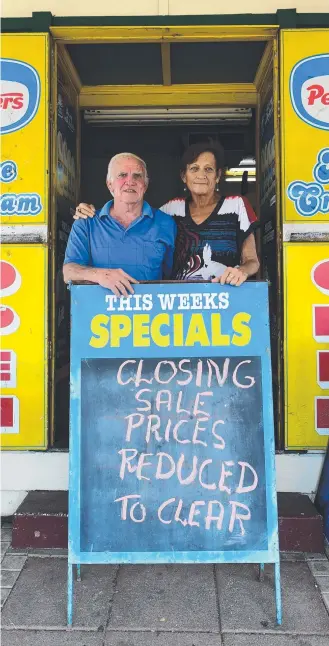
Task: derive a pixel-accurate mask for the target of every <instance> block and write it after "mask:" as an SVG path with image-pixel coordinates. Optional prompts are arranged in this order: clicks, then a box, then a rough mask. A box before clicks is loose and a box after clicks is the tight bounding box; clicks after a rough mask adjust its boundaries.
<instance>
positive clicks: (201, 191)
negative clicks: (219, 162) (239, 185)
mask: <svg viewBox="0 0 329 646" xmlns="http://www.w3.org/2000/svg"><path fill="white" fill-rule="evenodd" d="M220 175H221V171H220V170H219V171H216V160H215V157H214V155H213V154H212V153H210V152H205V153H201V155H199V157H198V158H197V159H196V160H195V161H194V162H193V163H192V164H188V165H187V168H186V171H185V173H183V174H182V180H183V182H184V183H185V184H186V186H187V188H188V189H189V190H190V192H191V194H192V195H206V196H207V195H209V196H210V195H213V193H214V191H215V188H216V183H217V182H218V181H219V178H220Z"/></svg>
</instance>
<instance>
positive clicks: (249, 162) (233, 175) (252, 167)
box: [225, 157, 256, 182]
mask: <svg viewBox="0 0 329 646" xmlns="http://www.w3.org/2000/svg"><path fill="white" fill-rule="evenodd" d="M245 172H247V173H248V182H255V181H256V160H255V159H254V158H253V157H245V158H243V159H242V160H241V161H240V164H239V166H237V167H235V168H228V169H227V171H226V173H225V179H226V181H227V182H241V181H242V177H243V173H245Z"/></svg>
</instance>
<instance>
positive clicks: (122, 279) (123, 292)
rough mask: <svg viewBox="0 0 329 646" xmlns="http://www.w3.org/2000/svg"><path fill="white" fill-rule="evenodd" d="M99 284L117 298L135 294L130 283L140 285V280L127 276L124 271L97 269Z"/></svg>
mask: <svg viewBox="0 0 329 646" xmlns="http://www.w3.org/2000/svg"><path fill="white" fill-rule="evenodd" d="M96 272H97V273H96V276H97V282H98V284H99V285H101V286H102V287H107V288H108V289H110V290H111V291H112V292H113V294H115V295H116V296H129V294H128V292H130V294H133V293H134V290H133V288H132V286H131V284H130V283H136V284H137V283H138V280H135V278H132V276H129V274H126V272H125V271H123V269H97V270H96Z"/></svg>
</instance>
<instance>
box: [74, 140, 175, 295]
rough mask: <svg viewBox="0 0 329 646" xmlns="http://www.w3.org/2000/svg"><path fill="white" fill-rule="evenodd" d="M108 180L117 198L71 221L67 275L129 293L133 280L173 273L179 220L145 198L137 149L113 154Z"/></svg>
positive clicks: (143, 174)
mask: <svg viewBox="0 0 329 646" xmlns="http://www.w3.org/2000/svg"><path fill="white" fill-rule="evenodd" d="M106 184H107V187H108V189H109V191H110V192H111V193H112V195H113V200H111V201H110V202H107V203H106V204H105V205H104V206H103V208H102V209H101V210H100V211H97V212H96V215H95V217H94V218H88V219H81V220H76V222H75V223H74V225H73V227H72V230H71V233H70V237H69V240H68V244H67V249H66V254H65V260H64V268H63V273H64V280H65V282H69V281H70V280H76V281H80V280H88V281H91V282H94V283H98V284H99V285H102V287H107V288H109V289H111V291H112V292H113V293H114V294H115V295H116V296H120V295H124V296H128V292H130V293H131V294H133V293H134V290H133V287H132V283H137V282H138V281H141V280H161V279H162V278H169V276H170V274H171V269H172V262H173V252H174V245H175V237H176V224H175V222H174V220H173V218H171V217H170V216H169V215H166V214H165V213H163V212H162V211H159V210H158V209H153V208H152V207H151V206H150V205H149V204H148V203H147V202H145V201H144V199H143V198H144V193H145V191H146V189H147V186H148V176H147V169H146V164H145V162H144V161H143V160H142V159H140V158H139V157H137V156H136V155H133V154H132V153H120V154H119V155H115V157H113V158H112V159H111V161H110V163H109V166H108V174H107V180H106Z"/></svg>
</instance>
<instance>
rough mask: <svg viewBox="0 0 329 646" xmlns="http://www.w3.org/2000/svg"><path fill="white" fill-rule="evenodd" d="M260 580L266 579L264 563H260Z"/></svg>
mask: <svg viewBox="0 0 329 646" xmlns="http://www.w3.org/2000/svg"><path fill="white" fill-rule="evenodd" d="M258 581H264V563H260V564H259V570H258Z"/></svg>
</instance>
